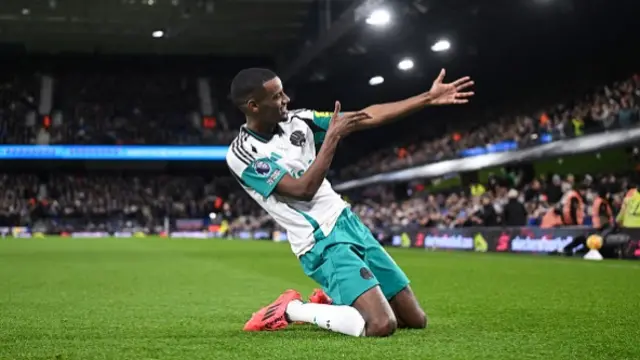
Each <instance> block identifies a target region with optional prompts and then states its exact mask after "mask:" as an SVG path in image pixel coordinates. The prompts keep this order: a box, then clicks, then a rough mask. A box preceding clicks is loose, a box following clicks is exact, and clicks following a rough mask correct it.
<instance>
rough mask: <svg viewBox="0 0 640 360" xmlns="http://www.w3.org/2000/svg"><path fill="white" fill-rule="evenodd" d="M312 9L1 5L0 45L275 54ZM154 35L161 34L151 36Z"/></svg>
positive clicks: (180, 1)
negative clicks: (157, 36) (155, 34)
mask: <svg viewBox="0 0 640 360" xmlns="http://www.w3.org/2000/svg"><path fill="white" fill-rule="evenodd" d="M333 1H338V2H349V1H350V0H333ZM314 4H315V0H2V6H0V46H5V47H11V45H15V46H16V47H17V49H22V48H23V47H24V48H26V50H28V51H30V52H52V53H57V52H96V51H97V52H102V53H172V54H175V53H179V54H202V53H207V54H225V55H226V54H233V55H273V54H274V52H276V51H279V50H281V48H282V46H285V45H287V44H289V43H291V42H295V41H296V39H299V38H300V37H301V36H302V34H303V33H304V28H305V24H306V23H307V20H308V18H309V16H313V13H312V10H313V9H315V8H314V6H313V5H314ZM156 31H162V35H163V36H162V37H161V38H154V37H153V36H152V34H153V33H154V32H156ZM157 35H160V33H158V34H157Z"/></svg>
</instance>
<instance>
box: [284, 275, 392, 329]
mask: <svg viewBox="0 0 640 360" xmlns="http://www.w3.org/2000/svg"><path fill="white" fill-rule="evenodd" d="M286 313H287V317H288V318H289V320H290V321H291V322H295V321H298V322H304V323H309V324H314V325H317V326H318V327H321V328H323V329H326V330H331V331H335V332H339V333H342V334H346V335H351V336H371V337H384V336H389V335H392V334H393V333H394V332H395V330H396V328H397V322H396V319H395V315H394V314H393V309H391V306H390V305H389V303H388V302H387V299H385V298H384V295H383V294H382V290H380V287H379V286H375V287H373V288H371V289H369V290H367V291H365V292H364V293H363V294H362V295H360V297H358V299H356V301H355V302H354V303H353V306H348V305H327V304H315V303H302V302H301V301H293V302H291V303H289V306H288V307H287V312H286Z"/></svg>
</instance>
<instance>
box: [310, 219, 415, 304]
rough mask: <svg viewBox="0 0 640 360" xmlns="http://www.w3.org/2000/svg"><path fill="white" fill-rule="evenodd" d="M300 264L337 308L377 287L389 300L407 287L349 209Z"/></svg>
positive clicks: (406, 280) (400, 273)
mask: <svg viewBox="0 0 640 360" xmlns="http://www.w3.org/2000/svg"><path fill="white" fill-rule="evenodd" d="M300 263H301V265H302V268H303V270H304V272H305V274H307V276H309V277H311V278H312V279H313V280H315V281H316V282H317V283H318V284H319V285H320V286H322V288H323V290H324V291H325V292H326V293H327V294H328V295H329V296H331V298H332V299H333V301H334V303H335V304H337V305H352V304H353V303H354V302H355V301H356V299H357V298H358V297H360V295H362V294H363V293H365V292H366V291H367V290H369V289H371V288H373V287H375V286H377V285H380V288H381V289H382V292H383V293H384V295H385V297H386V298H387V299H391V298H392V297H393V296H395V295H396V294H397V293H399V292H400V291H401V290H402V289H404V288H405V287H406V286H407V285H409V279H408V278H407V276H406V275H405V274H404V272H403V271H402V270H401V269H400V267H398V265H397V264H396V263H395V261H393V259H392V258H391V256H389V254H388V253H387V252H386V251H385V250H384V249H383V248H382V246H381V245H380V243H378V241H377V240H376V239H375V238H374V237H373V235H372V234H371V231H369V229H368V228H367V227H366V226H365V225H364V224H363V223H362V222H361V221H360V219H359V218H358V217H357V216H356V215H355V214H354V213H353V212H352V211H351V210H350V209H349V208H347V209H345V210H344V211H343V212H342V214H340V217H339V218H338V221H337V223H336V225H335V227H334V228H333V230H332V231H331V233H330V234H329V235H328V236H325V237H320V238H316V244H315V245H314V247H313V248H312V249H311V250H310V251H309V252H307V253H306V254H304V255H303V256H302V257H301V258H300Z"/></svg>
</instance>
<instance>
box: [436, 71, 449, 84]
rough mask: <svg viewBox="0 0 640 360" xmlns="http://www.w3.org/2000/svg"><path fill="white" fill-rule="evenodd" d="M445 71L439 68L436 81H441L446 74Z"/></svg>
mask: <svg viewBox="0 0 640 360" xmlns="http://www.w3.org/2000/svg"><path fill="white" fill-rule="evenodd" d="M446 73H447V72H446V71H445V70H444V69H442V70H440V74H439V75H438V77H437V78H436V81H435V82H437V83H441V82H442V81H444V76H445V75H446Z"/></svg>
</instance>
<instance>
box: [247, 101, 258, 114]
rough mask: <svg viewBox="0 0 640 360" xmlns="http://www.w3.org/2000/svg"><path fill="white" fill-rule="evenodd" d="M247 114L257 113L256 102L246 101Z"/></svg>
mask: <svg viewBox="0 0 640 360" xmlns="http://www.w3.org/2000/svg"><path fill="white" fill-rule="evenodd" d="M246 107H247V112H249V113H251V114H255V113H257V112H258V102H257V101H256V100H255V99H249V100H247V105H246Z"/></svg>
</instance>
